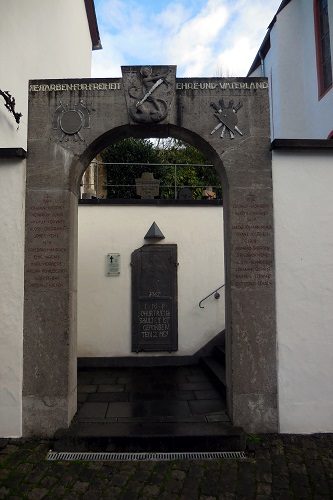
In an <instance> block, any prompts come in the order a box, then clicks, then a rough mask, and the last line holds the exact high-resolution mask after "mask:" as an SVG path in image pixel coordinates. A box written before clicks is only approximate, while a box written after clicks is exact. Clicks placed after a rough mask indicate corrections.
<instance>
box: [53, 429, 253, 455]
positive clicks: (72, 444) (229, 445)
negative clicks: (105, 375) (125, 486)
mask: <svg viewBox="0 0 333 500" xmlns="http://www.w3.org/2000/svg"><path fill="white" fill-rule="evenodd" d="M51 448H52V449H53V450H54V451H67V452H88V451H91V452H116V453H120V452H132V453H136V452H163V453H171V452H199V451H202V452H203V451H244V450H245V448H246V434H245V433H244V431H243V429H242V428H240V427H233V426H232V425H231V424H230V423H222V422H207V423H204V424H202V423H140V424H134V423H97V422H96V423H94V422H89V423H82V422H81V423H79V422H76V423H73V424H72V425H71V426H70V427H69V428H68V429H59V430H58V431H57V432H56V433H55V435H54V437H53V442H52V444H51Z"/></svg>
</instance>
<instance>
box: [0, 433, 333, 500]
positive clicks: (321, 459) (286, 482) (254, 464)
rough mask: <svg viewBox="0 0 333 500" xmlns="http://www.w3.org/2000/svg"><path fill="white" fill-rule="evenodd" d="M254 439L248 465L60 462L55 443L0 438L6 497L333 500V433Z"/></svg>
mask: <svg viewBox="0 0 333 500" xmlns="http://www.w3.org/2000/svg"><path fill="white" fill-rule="evenodd" d="M252 440H253V442H254V443H255V448H256V449H255V451H254V453H253V455H252V456H250V458H248V459H242V460H239V459H238V460H233V459H224V460H175V461H170V462H167V461H165V462H145V461H142V462H138V461H131V462H111V461H109V462H106V461H105V462H93V461H91V462H78V461H77V462H73V461H55V462H53V461H47V460H46V453H47V451H48V442H47V441H43V440H38V441H32V440H23V439H22V440H14V439H12V440H8V439H0V499H4V498H11V499H32V500H38V499H41V498H47V497H50V498H52V499H57V498H59V499H60V498H65V499H81V498H82V499H101V498H109V499H122V500H135V499H154V498H158V499H160V500H163V499H165V500H175V499H184V500H192V499H199V500H220V499H252V498H255V499H270V498H273V499H275V498H277V499H281V500H287V499H289V498H311V499H328V498H332V499H333V452H332V445H333V434H320V435H311V436H299V435H290V436H289V435H264V436H253V437H252Z"/></svg>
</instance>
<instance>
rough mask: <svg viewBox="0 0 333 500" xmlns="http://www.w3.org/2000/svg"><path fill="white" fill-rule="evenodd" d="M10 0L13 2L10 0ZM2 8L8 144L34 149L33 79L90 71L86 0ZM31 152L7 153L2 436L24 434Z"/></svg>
mask: <svg viewBox="0 0 333 500" xmlns="http://www.w3.org/2000/svg"><path fill="white" fill-rule="evenodd" d="M4 4H6V5H4ZM1 7H2V8H1V15H0V68H1V74H0V88H1V90H3V91H9V92H10V93H11V95H12V96H14V97H15V100H16V111H17V112H20V113H22V114H23V117H22V118H21V123H20V126H19V129H18V130H17V123H16V122H15V119H14V117H13V115H12V114H11V113H9V112H8V111H7V109H6V108H5V106H4V100H3V98H2V97H0V148H13V147H15V148H17V147H21V148H24V149H25V150H26V149H27V124H28V117H27V115H28V81H29V79H35V78H71V77H75V78H80V77H89V76H90V65H91V47H92V44H91V38H90V32H89V26H88V20H87V16H86V11H85V5H84V0H71V1H70V2H69V1H68V0H57V1H56V2H55V1H53V0H29V1H27V0H10V1H7V2H4V1H3V2H2V5H1ZM25 169H26V162H25V160H21V161H19V160H8V159H5V158H2V159H0V234H1V241H2V244H1V246H0V283H1V300H0V437H17V436H21V434H22V429H21V398H22V362H23V351H22V344H23V330H22V328H23V263H24V193H25Z"/></svg>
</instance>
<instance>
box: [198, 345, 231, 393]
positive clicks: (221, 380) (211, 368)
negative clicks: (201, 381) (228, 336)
mask: <svg viewBox="0 0 333 500" xmlns="http://www.w3.org/2000/svg"><path fill="white" fill-rule="evenodd" d="M200 364H201V366H202V367H203V368H204V370H205V372H206V373H207V375H208V376H209V378H210V380H211V381H212V383H213V384H214V386H215V387H216V389H217V390H218V391H219V392H220V394H221V397H222V398H224V399H225V398H226V365H225V342H224V339H223V343H221V344H220V345H215V346H214V347H213V352H212V355H211V356H203V357H201V358H200Z"/></svg>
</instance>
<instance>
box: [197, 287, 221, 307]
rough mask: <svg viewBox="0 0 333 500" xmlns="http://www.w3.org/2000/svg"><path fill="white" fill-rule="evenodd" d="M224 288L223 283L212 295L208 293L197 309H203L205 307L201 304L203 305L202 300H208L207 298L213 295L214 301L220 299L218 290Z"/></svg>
mask: <svg viewBox="0 0 333 500" xmlns="http://www.w3.org/2000/svg"><path fill="white" fill-rule="evenodd" d="M224 286H225V283H223V285H221V286H219V287H218V288H216V289H215V290H214V291H213V292H212V293H210V294H209V295H207V297H205V298H204V299H202V300H200V302H199V307H200V308H201V309H205V306H202V305H201V304H202V303H203V301H204V300H206V299H208V297H210V296H211V295H213V294H214V297H215V299H219V298H220V294H219V293H218V292H217V291H218V290H220V289H221V288H223V287H224Z"/></svg>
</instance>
